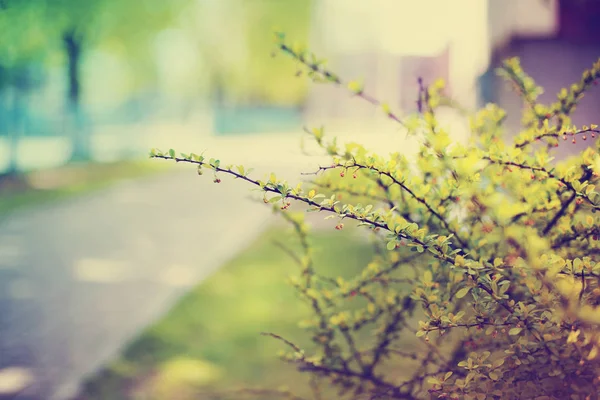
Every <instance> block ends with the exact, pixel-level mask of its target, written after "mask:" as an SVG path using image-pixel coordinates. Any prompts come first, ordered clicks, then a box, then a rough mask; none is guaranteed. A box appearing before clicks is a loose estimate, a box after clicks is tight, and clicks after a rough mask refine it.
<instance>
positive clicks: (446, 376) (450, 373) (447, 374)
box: [444, 371, 452, 381]
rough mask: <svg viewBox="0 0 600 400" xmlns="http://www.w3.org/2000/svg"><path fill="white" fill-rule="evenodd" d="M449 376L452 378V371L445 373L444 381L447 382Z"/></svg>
mask: <svg viewBox="0 0 600 400" xmlns="http://www.w3.org/2000/svg"><path fill="white" fill-rule="evenodd" d="M451 376H452V371H448V372H446V375H444V380H445V381H447V380H448V379H449V378H450V377H451Z"/></svg>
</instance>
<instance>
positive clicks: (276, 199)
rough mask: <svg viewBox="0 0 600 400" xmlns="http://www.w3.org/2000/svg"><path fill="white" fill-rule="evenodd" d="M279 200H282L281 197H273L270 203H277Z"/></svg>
mask: <svg viewBox="0 0 600 400" xmlns="http://www.w3.org/2000/svg"><path fill="white" fill-rule="evenodd" d="M279 200H281V196H273V197H271V198H270V199H269V203H277V202H278V201H279Z"/></svg>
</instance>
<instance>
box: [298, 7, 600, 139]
mask: <svg viewBox="0 0 600 400" xmlns="http://www.w3.org/2000/svg"><path fill="white" fill-rule="evenodd" d="M599 10H600V2H598V1H595V0H564V1H558V0H487V1H483V0H455V1H452V2H448V1H443V0H423V1H419V2H413V1H399V0H373V1H370V2H368V4H367V2H347V1H344V0H321V1H320V2H317V3H316V5H315V9H314V16H313V19H314V22H313V28H314V29H313V37H312V43H311V47H312V48H313V49H314V50H315V52H316V53H317V54H318V55H319V56H323V57H326V58H327V59H328V60H329V61H330V63H329V66H330V68H331V69H332V70H333V71H335V72H336V73H338V75H340V76H341V77H343V78H344V79H349V80H350V79H356V78H363V80H364V83H365V88H366V89H365V90H366V91H367V92H368V93H369V94H371V95H373V96H374V97H376V98H377V99H379V100H381V101H385V102H387V103H389V104H390V105H391V106H392V108H394V109H397V110H400V112H401V113H405V112H410V111H413V110H414V109H415V101H416V99H417V93H418V85H417V79H418V77H422V78H423V80H424V81H425V83H431V82H432V81H433V80H435V79H436V78H444V79H446V81H447V93H448V94H449V95H451V96H452V97H453V98H454V99H456V100H457V101H459V102H460V104H462V105H463V106H465V107H466V108H468V109H474V108H476V107H478V106H481V105H483V104H485V103H486V102H497V103H499V104H500V105H501V106H503V107H504V108H506V110H507V111H508V112H509V114H510V118H509V121H508V127H509V129H510V130H512V131H514V130H516V129H518V124H519V121H520V113H521V106H522V103H521V102H520V101H519V99H518V97H517V96H516V95H515V94H514V93H512V92H511V91H510V88H509V87H508V86H506V85H504V83H503V82H502V81H501V80H500V79H499V78H497V77H496V74H495V69H496V68H497V67H498V66H499V65H500V63H501V61H502V60H503V59H505V58H507V57H510V56H519V57H520V58H521V60H522V64H523V66H524V68H525V69H526V71H527V72H528V73H529V74H530V75H531V76H533V78H534V79H536V81H537V82H538V83H539V84H540V85H542V86H543V87H545V89H546V91H545V94H544V95H543V96H542V97H541V99H540V100H541V101H542V102H550V101H552V100H553V99H555V98H556V97H555V95H556V93H557V92H558V91H559V90H560V89H561V88H562V87H568V86H569V85H570V84H571V83H573V82H575V81H577V80H578V79H579V78H580V76H581V72H582V71H583V69H584V68H589V67H590V66H591V65H592V63H593V62H594V61H595V60H597V59H598V57H599V56H600V40H599V39H598V38H600V24H598V23H597V21H599V20H600V19H599V17H600V14H599ZM599 96H600V93H599V92H598V91H596V93H593V94H592V93H590V94H589V95H588V96H586V99H585V101H584V102H583V103H582V104H581V106H579V107H578V109H577V111H576V113H575V115H574V117H575V118H574V119H575V123H577V124H582V123H588V124H589V123H591V122H597V115H598V112H597V111H598V109H599V108H600V106H599V105H600V97H599ZM378 114H381V113H380V110H377V109H376V108H375V107H373V106H372V105H370V104H368V103H366V102H361V101H358V100H356V99H353V98H351V96H348V94H347V92H345V91H344V90H340V89H339V88H335V87H332V86H331V85H323V86H317V87H316V88H315V89H314V90H313V91H312V93H311V95H310V97H309V100H308V104H307V119H308V120H310V121H314V122H319V121H321V120H325V119H326V120H327V123H328V124H330V122H331V121H338V120H345V121H350V120H351V121H355V120H371V119H372V117H374V116H375V115H378ZM594 118H596V120H594ZM322 122H325V121H322ZM344 125H346V126H347V125H352V126H354V127H357V129H362V128H363V127H366V126H371V125H370V122H367V123H366V125H363V126H361V124H359V123H358V124H356V123H352V124H347V123H346V124H344Z"/></svg>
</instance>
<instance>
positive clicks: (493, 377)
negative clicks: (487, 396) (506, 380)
mask: <svg viewBox="0 0 600 400" xmlns="http://www.w3.org/2000/svg"><path fill="white" fill-rule="evenodd" d="M489 377H490V379H491V380H493V381H497V380H498V379H500V375H499V374H498V373H497V372H494V371H492V372H490V373H489Z"/></svg>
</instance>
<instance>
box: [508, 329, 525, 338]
mask: <svg viewBox="0 0 600 400" xmlns="http://www.w3.org/2000/svg"><path fill="white" fill-rule="evenodd" d="M522 330H523V328H512V329H511V330H510V331H508V334H509V335H511V336H515V335H518V334H519V333H521V331H522Z"/></svg>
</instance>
